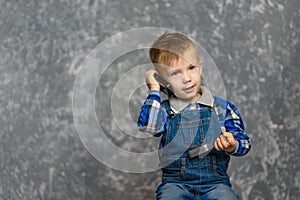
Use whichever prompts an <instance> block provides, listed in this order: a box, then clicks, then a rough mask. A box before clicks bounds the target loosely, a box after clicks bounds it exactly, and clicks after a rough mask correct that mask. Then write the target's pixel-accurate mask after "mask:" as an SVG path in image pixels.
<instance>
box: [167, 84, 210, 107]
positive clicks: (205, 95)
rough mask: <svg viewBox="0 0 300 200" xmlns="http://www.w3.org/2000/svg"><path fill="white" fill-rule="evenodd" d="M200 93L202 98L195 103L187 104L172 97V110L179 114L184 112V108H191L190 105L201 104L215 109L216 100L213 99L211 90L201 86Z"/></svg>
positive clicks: (170, 100)
mask: <svg viewBox="0 0 300 200" xmlns="http://www.w3.org/2000/svg"><path fill="white" fill-rule="evenodd" d="M199 92H200V94H201V97H200V98H199V99H198V100H197V101H196V102H194V103H187V102H184V101H181V100H179V99H177V98H176V97H171V98H170V99H169V102H170V106H171V108H172V109H173V111H174V112H176V113H178V112H180V111H182V110H183V109H184V108H186V107H187V106H189V105H190V104H196V103H199V104H203V105H206V106H210V107H213V105H214V98H213V96H212V94H211V92H210V91H209V89H208V88H207V87H205V86H201V87H200V91H199Z"/></svg>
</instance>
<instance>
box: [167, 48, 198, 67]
mask: <svg viewBox="0 0 300 200" xmlns="http://www.w3.org/2000/svg"><path fill="white" fill-rule="evenodd" d="M198 63H199V60H198V55H197V53H196V52H195V51H192V50H188V51H186V52H185V53H184V54H183V55H180V56H179V57H178V59H176V60H173V61H172V62H171V63H170V67H171V68H181V67H186V66H189V65H197V64H198Z"/></svg>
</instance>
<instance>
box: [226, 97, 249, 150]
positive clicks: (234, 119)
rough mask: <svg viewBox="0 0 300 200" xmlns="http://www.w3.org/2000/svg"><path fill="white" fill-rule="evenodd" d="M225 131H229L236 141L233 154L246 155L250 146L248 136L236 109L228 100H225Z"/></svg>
mask: <svg viewBox="0 0 300 200" xmlns="http://www.w3.org/2000/svg"><path fill="white" fill-rule="evenodd" d="M224 125H225V128H226V131H228V132H231V133H232V134H233V136H234V138H235V139H236V141H237V147H236V150H235V152H233V153H232V155H234V156H243V155H246V154H247V153H248V152H249V151H250V148H251V141H250V138H249V137H248V136H247V135H246V133H245V126H244V123H243V120H242V117H241V115H240V112H239V111H238V109H237V108H236V107H235V106H234V105H233V104H232V103H230V102H227V109H226V116H225V124H224Z"/></svg>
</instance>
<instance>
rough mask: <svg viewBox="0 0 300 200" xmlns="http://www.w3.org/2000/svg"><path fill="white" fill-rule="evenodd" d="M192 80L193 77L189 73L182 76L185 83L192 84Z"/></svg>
mask: <svg viewBox="0 0 300 200" xmlns="http://www.w3.org/2000/svg"><path fill="white" fill-rule="evenodd" d="M191 80H192V79H191V75H190V73H189V72H185V73H183V74H182V81H183V83H188V82H190V81H191Z"/></svg>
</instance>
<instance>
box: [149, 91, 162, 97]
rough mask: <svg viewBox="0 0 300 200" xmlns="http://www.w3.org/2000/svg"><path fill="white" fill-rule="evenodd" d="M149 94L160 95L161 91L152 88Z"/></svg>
mask: <svg viewBox="0 0 300 200" xmlns="http://www.w3.org/2000/svg"><path fill="white" fill-rule="evenodd" d="M149 95H155V96H159V97H160V92H159V91H157V90H151V91H150V94H149Z"/></svg>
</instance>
